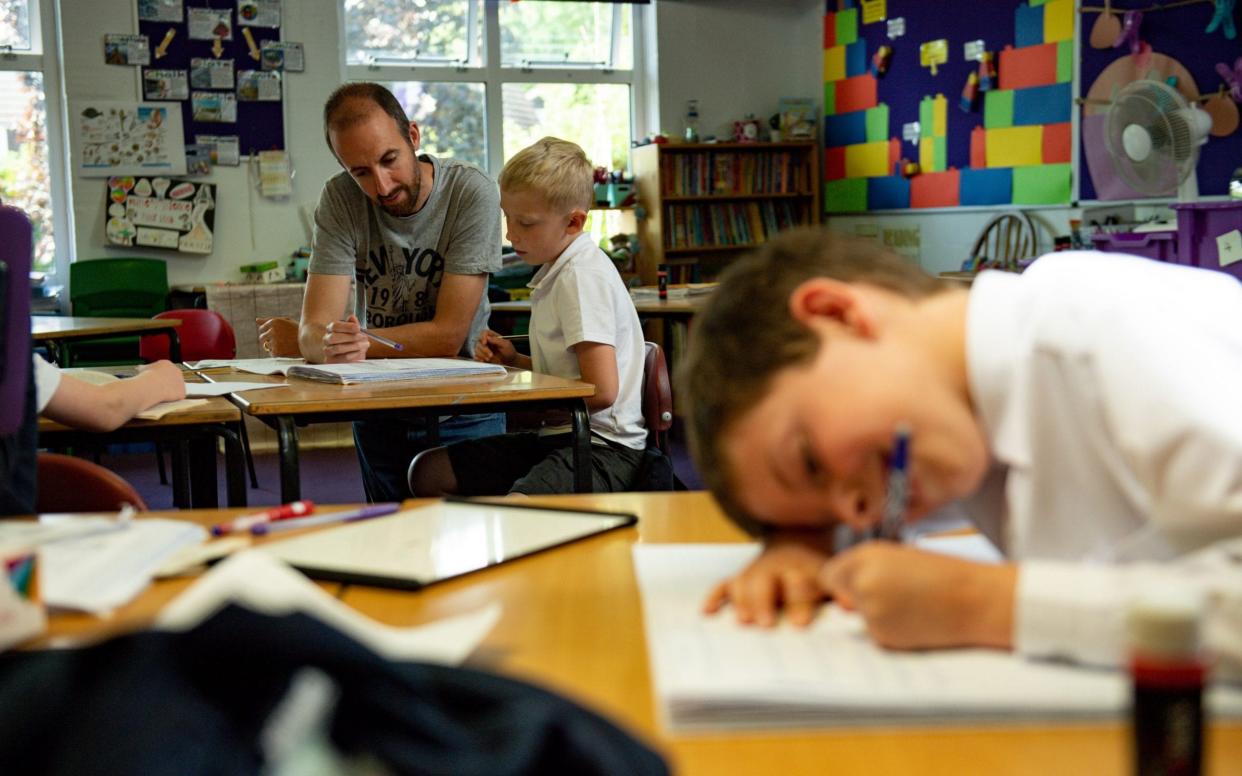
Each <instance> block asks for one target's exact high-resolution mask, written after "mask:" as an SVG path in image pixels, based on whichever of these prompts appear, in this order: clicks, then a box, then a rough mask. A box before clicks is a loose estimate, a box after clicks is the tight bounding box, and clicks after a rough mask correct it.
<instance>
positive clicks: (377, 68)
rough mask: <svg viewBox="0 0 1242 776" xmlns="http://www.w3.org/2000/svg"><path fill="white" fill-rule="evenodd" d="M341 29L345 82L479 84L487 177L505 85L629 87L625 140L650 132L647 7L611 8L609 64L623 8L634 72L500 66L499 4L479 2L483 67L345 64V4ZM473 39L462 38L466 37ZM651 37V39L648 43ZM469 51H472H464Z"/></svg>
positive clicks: (494, 168) (497, 159)
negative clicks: (629, 13) (627, 16)
mask: <svg viewBox="0 0 1242 776" xmlns="http://www.w3.org/2000/svg"><path fill="white" fill-rule="evenodd" d="M338 8H339V9H340V14H341V19H342V24H341V25H340V29H341V60H342V62H343V65H342V67H343V69H344V72H345V77H346V78H347V79H348V80H350V81H378V82H381V83H383V82H393V81H423V82H429V83H431V82H457V83H460V82H468V83H481V84H483V117H484V125H485V126H486V128H487V129H486V133H485V135H486V137H485V139H484V142H485V146H486V148H485V150H486V158H487V172H488V173H489V174H491V175H492V176H496V175H498V174H499V173H500V170H501V168H502V167H503V166H504V108H503V105H504V97H503V92H504V85H505V84H506V83H523V84H527V83H557V84H624V85H627V86H629V87H630V128H629V129H630V138H631V139H634V138H638V137H641V134H640V129H641V128H644V127H649V126H651V119H652V109H651V106H652V105H653V104H654V103H653V99H652V95H651V94H650V90H649V83H648V79H647V77H646V76H647V72H646V70H647V63H648V53H647V49H648V47H649V45H650V41H651V39H652V37H653V36H652V33H651V32H650V31H649V30H651V29H653V27H652V20H651V18H650V13H651V8H652V6H650V5H642V4H628V3H627V4H620V3H618V4H616V6H615V7H614V8H613V14H614V16H613V32H612V42H611V47H610V49H611V50H610V61H616V59H617V55H618V53H619V52H618V47H619V45H620V36H619V35H618V29H619V25H618V24H617V22H618V21H619V19H620V15H621V14H622V13H623V12H624V10H625V8H630V9H632V13H633V17H632V22H631V37H632V39H633V45H634V52H633V53H634V56H633V67H632V68H630V69H620V68H611V67H599V66H579V67H572V66H571V67H565V66H559V65H543V64H539V63H535V62H532V63H529V64H527V65H524V66H521V67H502V66H501V64H500V4H499V2H498V0H483V18H482V20H481V21H482V24H483V42H482V47H481V48H482V50H481V52H480V56H481V57H482V62H479V63H476V62H466V63H462V62H438V61H427V60H423V61H420V60H405V61H404V62H394V61H393V60H391V59H387V58H386V59H384V60H382V61H380V60H376V61H373V62H370V63H367V64H349V41H348V40H346V39H345V24H344V14H345V10H344V8H345V4H344V2H341V3H340V4H339V5H338ZM471 34H472V33H467V35H471ZM649 36H652V37H649ZM468 50H472V49H471V48H468Z"/></svg>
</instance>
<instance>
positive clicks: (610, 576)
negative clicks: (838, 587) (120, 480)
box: [52, 493, 1242, 776]
mask: <svg viewBox="0 0 1242 776" xmlns="http://www.w3.org/2000/svg"><path fill="white" fill-rule="evenodd" d="M539 501H546V502H547V503H552V504H556V505H558V506H570V505H574V506H581V507H589V508H596V509H606V510H619V511H630V512H635V513H637V514H638V515H639V517H640V522H639V524H638V525H637V526H636V527H634V528H629V529H624V530H620V531H612V532H609V533H607V534H603V535H600V536H596V537H593V538H590V539H587V540H584V541H581V542H577V543H575V544H572V545H570V546H567V547H563V548H559V549H556V550H553V551H550V552H545V553H541V554H539V555H536V556H532V557H529V558H525V559H522V560H519V561H515V562H513V563H509V564H505V565H503V566H500V567H497V568H494V569H489V570H486V571H483V572H480V573H477V574H470V575H467V576H465V577H462V578H458V579H454V580H449V581H447V582H444V583H441V584H437V585H432V586H430V587H428V588H426V589H424V590H422V591H419V592H403V591H396V590H384V589H380V588H370V587H363V586H356V585H355V586H347V587H345V588H344V590H341V588H339V587H336V586H333V585H331V584H326V585H324V587H325V589H327V590H328V591H329V592H332V593H334V594H338V595H339V597H340V598H341V600H343V601H344V602H345V603H347V604H349V605H350V606H352V607H354V608H355V609H357V610H358V611H360V612H362V613H364V614H366V615H368V616H370V617H373V618H375V619H376V620H379V621H381V622H385V623H388V624H391V625H400V626H409V625H417V624H421V623H426V622H430V621H433V620H436V619H439V618H441V617H445V616H449V615H454V614H461V613H463V612H466V611H471V610H475V609H478V608H480V607H482V606H485V605H487V604H489V603H492V602H499V603H501V604H502V605H503V607H504V614H503V615H502V617H501V619H500V622H499V623H498V624H497V626H496V628H495V629H494V630H493V631H492V632H491V633H490V634H489V635H488V636H487V638H486V639H485V640H484V642H483V644H482V645H481V647H480V648H479V650H478V651H476V652H475V654H474V655H473V656H472V657H471V659H470V661H469V664H470V665H472V666H474V667H477V668H483V669H487V670H495V671H497V672H499V673H503V674H507V675H510V676H515V677H518V678H521V679H525V680H528V681H532V682H535V683H538V684H540V685H543V686H546V687H549V688H551V689H553V690H556V691H557V692H560V693H563V694H565V695H567V696H569V697H571V698H574V699H575V700H578V701H580V702H583V703H585V704H587V705H589V706H591V707H593V708H595V709H597V710H599V711H602V712H603V713H605V714H607V715H608V716H610V717H611V718H612V719H613V720H615V721H617V722H619V723H620V724H621V725H622V726H624V727H626V728H628V729H630V730H631V731H633V732H634V733H636V734H637V735H639V736H640V737H642V738H643V739H645V740H647V741H648V742H650V743H651V744H652V745H654V746H655V747H656V748H657V749H659V750H660V751H661V752H663V753H664V755H665V756H666V757H668V758H669V761H670V763H671V764H672V766H673V769H674V772H675V773H679V774H683V776H686V775H688V776H698V775H699V774H702V775H703V776H707V775H708V774H713V775H714V774H766V773H780V774H781V776H802V775H803V774H806V775H807V776H810V775H811V774H816V775H821V774H825V773H831V774H833V776H839V775H843V774H868V775H870V774H890V773H901V774H905V773H911V774H915V773H917V774H930V775H932V776H937V775H939V774H945V775H946V776H947V775H949V774H952V775H953V776H960V774H976V773H978V774H989V776H991V775H993V774H1014V775H1021V776H1027V775H1028V774H1029V775H1030V776H1047V774H1057V776H1069V775H1070V774H1122V773H1129V772H1132V769H1131V767H1130V764H1129V759H1128V758H1129V754H1128V752H1129V749H1128V746H1129V741H1128V731H1127V728H1126V726H1125V725H1124V724H1121V723H1113V724H1090V725H1083V724H1074V725H1046V724H1045V725H1040V724H1024V725H1021V726H1016V725H1006V726H999V725H998V726H987V727H985V726H978V725H976V726H925V727H907V726H902V727H891V728H885V727H868V728H862V729H828V730H777V731H762V732H755V731H749V732H720V733H715V734H711V733H707V734H703V733H700V734H694V735H678V736H673V735H670V734H669V733H668V732H666V731H664V730H663V729H662V728H661V727H660V724H659V722H658V720H657V718H656V715H655V707H654V697H653V694H652V687H651V673H650V668H649V666H648V663H647V651H646V641H645V637H644V633H643V624H642V611H641V603H640V599H639V593H638V590H637V587H636V583H635V576H634V570H633V564H632V562H631V547H632V545H633V543H634V542H635V541H641V542H654V543H660V542H734V541H740V540H744V538H745V537H744V536H743V534H742V533H741V532H740V531H738V530H737V529H736V528H733V527H732V526H731V525H730V524H728V523H727V522H726V521H725V519H724V518H723V517H722V515H721V513H720V511H719V510H718V509H717V507H716V506H715V503H714V502H713V501H712V500H711V498H710V497H708V496H707V495H705V494H702V493H649V494H627V493H621V494H596V495H575V496H554V497H545V498H542V499H539ZM418 503H420V502H416V501H411V502H408V505H416V504H418ZM333 508H337V507H333ZM340 508H346V507H344V506H342V507H340ZM241 511H243V510H220V511H200V512H185V511H183V512H180V513H177V516H180V517H189V518H191V519H195V520H198V521H199V522H202V523H204V524H210V523H215V522H218V521H220V520H222V519H227V518H228V517H229V516H231V515H235V514H237V513H239V512H241ZM186 584H187V583H186V582H185V581H183V580H178V581H165V582H160V583H158V584H157V585H155V586H154V587H153V588H152V589H151V590H149V591H148V592H147V593H145V594H144V595H143V596H142V597H141V598H140V599H139V600H138V601H137V602H135V603H134V604H131V605H130V606H128V607H126V608H125V609H123V610H122V611H121V612H119V613H118V614H117V615H116V616H114V617H113V618H112V619H111V620H109V621H106V622H104V623H101V622H100V621H98V620H94V619H93V618H86V617H68V618H67V617H65V616H63V615H58V616H56V617H53V619H52V631H53V633H55V634H57V635H67V634H92V635H94V634H96V633H99V632H103V631H116V630H117V629H119V628H122V627H125V626H126V625H128V626H131V627H132V626H133V625H134V624H141V623H145V622H147V621H149V620H150V619H151V618H152V617H153V616H154V613H155V612H156V611H157V610H158V608H159V607H160V606H162V605H163V604H164V603H165V602H167V601H169V600H171V599H172V598H173V597H174V596H175V595H176V594H177V593H179V592H180V591H181V590H183V589H184V588H185V587H186ZM1239 763H1242V724H1238V723H1230V724H1217V725H1214V726H1212V729H1211V730H1210V733H1209V736H1208V747H1207V758H1206V768H1205V773H1208V774H1214V775H1215V774H1221V775H1223V774H1229V773H1232V774H1236V773H1238V765H1239Z"/></svg>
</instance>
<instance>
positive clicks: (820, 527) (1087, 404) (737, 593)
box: [681, 230, 1242, 664]
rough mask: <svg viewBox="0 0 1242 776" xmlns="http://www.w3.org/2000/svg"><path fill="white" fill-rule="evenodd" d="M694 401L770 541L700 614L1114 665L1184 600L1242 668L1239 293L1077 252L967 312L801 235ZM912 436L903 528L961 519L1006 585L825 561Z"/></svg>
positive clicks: (710, 345)
mask: <svg viewBox="0 0 1242 776" xmlns="http://www.w3.org/2000/svg"><path fill="white" fill-rule="evenodd" d="M681 376H682V377H683V378H684V381H683V383H682V391H683V393H682V395H683V396H684V397H686V399H687V400H688V404H689V406H690V415H689V433H690V442H691V448H692V451H693V453H694V455H695V458H696V461H697V463H698V466H699V470H700V471H701V472H702V473H703V477H704V479H705V480H706V482H707V484H708V486H709V487H710V488H711V489H712V490H713V491H714V493H715V494H716V496H717V498H718V499H719V501H720V503H721V505H722V507H723V508H724V509H725V511H726V513H728V514H729V515H730V516H732V517H733V518H734V519H735V520H737V521H738V522H739V523H741V524H742V525H743V526H744V527H748V528H750V529H753V530H754V531H755V532H759V533H766V537H765V541H766V547H765V552H764V553H763V555H761V556H760V557H759V558H758V559H757V560H756V561H755V562H754V563H753V564H752V565H750V566H749V567H747V568H746V569H744V570H743V571H742V572H741V573H740V574H738V575H737V576H736V577H734V578H733V579H729V580H726V581H724V582H722V583H721V584H720V585H719V586H718V587H717V588H716V589H715V590H713V591H712V592H711V594H710V597H709V599H708V600H707V602H706V604H705V608H706V610H707V611H709V612H713V611H716V610H718V609H720V608H721V607H722V606H723V605H724V604H725V603H728V604H730V606H731V607H732V609H733V610H734V616H736V617H737V618H738V619H739V620H740V621H741V622H744V623H755V624H760V625H770V624H772V623H773V622H774V621H775V617H776V613H777V610H778V609H779V608H782V607H783V608H784V609H785V611H786V613H787V616H788V618H789V619H790V620H791V621H793V622H795V623H797V624H805V623H807V622H809V621H810V620H811V618H812V617H813V616H814V611H815V608H816V607H817V606H818V605H819V604H820V603H821V602H822V601H823V600H825V599H826V598H829V597H831V598H833V599H835V600H836V601H838V602H839V603H841V604H842V605H845V606H848V607H852V608H854V609H856V610H857V611H858V612H859V613H860V614H861V616H862V617H863V618H864V620H865V621H866V624H867V628H868V631H869V633H870V634H871V636H872V637H873V638H874V639H875V640H876V641H877V642H879V643H880V644H882V645H885V646H888V647H893V648H902V649H923V648H937V647H954V646H984V647H996V648H1003V649H1014V650H1016V651H1018V652H1021V653H1023V654H1027V655H1031V656H1039V657H1062V658H1068V659H1071V660H1077V661H1082V662H1088V663H1097V664H1116V663H1117V662H1118V661H1120V660H1121V659H1122V657H1123V654H1124V615H1125V610H1126V606H1127V603H1128V600H1129V597H1130V596H1131V595H1133V594H1134V593H1135V592H1137V591H1139V590H1141V589H1143V588H1145V587H1147V586H1152V585H1155V586H1167V585H1174V584H1187V585H1191V586H1194V587H1196V588H1197V589H1199V590H1200V591H1202V592H1203V593H1204V594H1205V601H1206V610H1205V617H1206V623H1205V624H1206V628H1205V633H1207V635H1208V639H1209V642H1212V641H1215V644H1214V645H1213V646H1215V647H1217V648H1218V649H1219V648H1221V647H1224V650H1225V652H1227V653H1230V655H1231V657H1232V658H1233V659H1235V660H1242V638H1239V637H1238V634H1239V633H1242V566H1240V565H1239V562H1238V560H1237V559H1238V557H1242V544H1240V542H1239V540H1238V539H1236V538H1235V539H1233V540H1232V541H1231V542H1230V541H1229V540H1228V539H1227V537H1230V536H1232V537H1238V536H1240V535H1242V403H1240V402H1239V401H1238V398H1237V397H1238V396H1242V285H1239V283H1238V282H1237V281H1235V280H1234V279H1233V278H1230V277H1229V276H1227V275H1225V274H1222V273H1216V272H1209V271H1205V270H1196V269H1188V268H1184V267H1177V266H1174V265H1168V264H1163V263H1160V262H1153V261H1148V260H1144V259H1137V258H1132V257H1126V256H1118V255H1113V254H1098V253H1088V252H1066V253H1059V254H1056V255H1052V256H1047V257H1044V258H1042V259H1040V260H1039V261H1037V262H1036V263H1035V264H1034V265H1033V266H1032V267H1031V268H1030V269H1029V270H1027V271H1026V273H1024V274H1023V275H1021V276H1019V275H1014V274H1009V273H1000V272H992V273H983V274H982V275H980V276H979V277H978V279H977V280H976V281H975V283H974V285H973V286H972V287H971V288H970V289H969V290H966V289H963V288H950V287H947V286H944V285H942V284H941V283H940V281H938V280H936V279H934V278H932V277H930V276H928V275H926V274H924V273H923V272H922V271H921V270H920V269H918V267H917V266H915V265H912V264H910V263H909V262H907V261H906V260H905V259H903V258H902V257H900V256H898V255H896V254H893V253H891V252H889V251H888V250H886V249H884V248H883V247H881V246H879V245H877V244H874V243H871V242H867V241H862V240H853V239H849V238H844V237H840V236H834V235H832V234H830V233H827V232H823V231H818V230H802V231H799V232H793V233H788V234H786V235H782V236H780V237H777V238H775V239H773V240H772V241H770V242H769V243H767V244H766V245H765V246H764V247H763V248H761V249H760V250H759V251H757V252H756V253H755V254H753V255H751V256H748V257H746V258H744V259H742V260H740V261H739V262H738V263H736V264H735V265H734V266H732V267H730V268H729V270H728V271H727V272H726V273H725V275H724V276H723V277H722V280H721V284H720V287H719V288H718V289H717V291H716V293H715V294H714V295H713V296H712V298H711V300H709V302H708V303H707V305H706V306H705V307H704V309H703V311H702V312H701V313H700V314H699V315H698V316H697V317H696V319H695V331H694V333H693V336H692V339H691V343H690V347H689V349H688V354H687V359H686V362H685V364H684V368H683V370H682V375H681ZM899 429H904V430H905V433H906V434H908V437H907V438H908V445H909V447H908V467H907V469H906V477H907V486H908V496H907V498H906V499H905V505H906V510H905V518H906V520H907V521H916V520H919V519H920V518H922V517H924V516H926V515H928V514H929V513H931V512H933V511H934V510H936V509H938V508H940V507H942V506H944V505H946V504H948V503H950V502H958V503H959V504H960V506H961V507H962V508H963V509H964V511H965V513H966V514H967V516H968V517H969V518H970V519H971V520H972V521H973V522H974V523H975V525H976V526H977V527H978V529H979V530H980V531H981V532H982V533H983V534H984V535H986V536H987V537H988V538H989V539H990V540H991V541H992V542H993V543H995V544H996V545H997V546H998V547H999V548H1000V549H1001V551H1002V552H1003V553H1004V554H1005V555H1006V556H1007V557H1008V559H1009V560H1010V562H1009V563H1004V564H1000V565H984V564H976V563H971V562H968V561H965V560H959V559H954V558H949V557H946V556H941V555H936V554H932V553H927V552H921V551H919V550H916V549H913V548H911V547H905V546H901V545H899V544H897V543H893V542H866V543H864V544H862V545H859V546H856V547H853V548H851V549H845V550H843V551H841V552H840V553H839V554H835V555H834V554H833V551H834V548H833V547H832V542H831V539H830V538H829V532H828V530H827V529H828V528H829V527H831V526H835V525H837V524H839V523H844V524H846V525H848V526H850V527H851V528H853V529H855V530H856V531H866V530H868V529H870V528H871V527H872V526H874V525H876V524H877V523H878V522H880V521H881V518H882V515H883V513H884V511H885V501H886V495H887V494H886V490H887V489H888V484H889V482H890V464H891V462H892V460H893V458H894V446H895V444H896V440H900V439H901V434H900V433H896V432H898V430H899ZM1222 540H1224V541H1222ZM1230 545H1232V547H1231V546H1230ZM1230 632H1232V634H1233V635H1232V636H1229V635H1228V634H1229V633H1230ZM1229 645H1231V646H1229Z"/></svg>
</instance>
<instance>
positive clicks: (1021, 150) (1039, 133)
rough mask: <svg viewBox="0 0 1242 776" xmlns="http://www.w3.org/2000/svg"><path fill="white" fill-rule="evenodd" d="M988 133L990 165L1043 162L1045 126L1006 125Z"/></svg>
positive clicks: (1021, 164) (1020, 165)
mask: <svg viewBox="0 0 1242 776" xmlns="http://www.w3.org/2000/svg"><path fill="white" fill-rule="evenodd" d="M987 133H988V134H987V155H988V167H1025V166H1029V165H1033V164H1043V162H1044V152H1043V143H1044V128H1043V127H1006V128H1004V129H989V130H988V131H987Z"/></svg>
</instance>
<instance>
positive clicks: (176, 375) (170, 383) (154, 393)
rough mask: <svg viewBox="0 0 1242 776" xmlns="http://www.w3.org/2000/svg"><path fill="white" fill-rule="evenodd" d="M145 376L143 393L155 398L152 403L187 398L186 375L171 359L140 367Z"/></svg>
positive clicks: (139, 372) (140, 371)
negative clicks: (184, 375) (183, 374)
mask: <svg viewBox="0 0 1242 776" xmlns="http://www.w3.org/2000/svg"><path fill="white" fill-rule="evenodd" d="M138 374H140V375H148V376H146V377H143V383H144V384H143V389H142V390H143V393H144V394H146V395H147V396H148V397H150V398H153V399H155V401H154V402H152V404H156V403H158V402H163V401H180V400H182V399H184V398H185V377H183V376H182V374H181V369H180V368H179V367H178V366H177V365H176V364H174V363H172V362H171V361H156V362H155V363H152V364H143V365H142V366H140V367H138Z"/></svg>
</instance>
